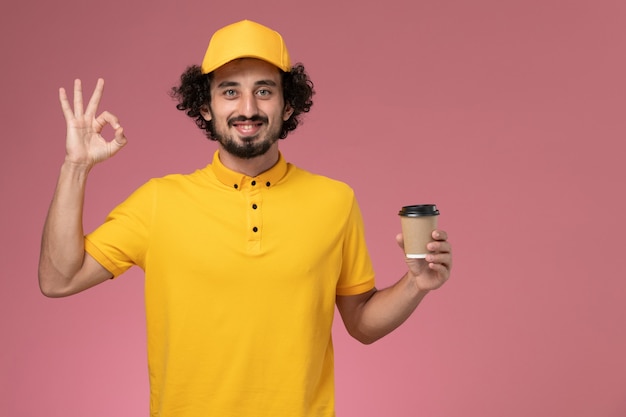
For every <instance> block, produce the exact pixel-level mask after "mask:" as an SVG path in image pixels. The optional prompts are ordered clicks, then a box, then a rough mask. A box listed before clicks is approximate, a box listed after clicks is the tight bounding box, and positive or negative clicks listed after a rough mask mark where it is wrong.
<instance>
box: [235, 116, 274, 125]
mask: <svg viewBox="0 0 626 417" xmlns="http://www.w3.org/2000/svg"><path fill="white" fill-rule="evenodd" d="M245 122H252V123H256V122H261V123H265V124H267V123H269V119H268V118H267V117H264V116H261V115H260V114H256V115H254V116H252V117H246V116H236V117H231V118H230V119H228V126H230V127H232V126H233V124H234V123H245Z"/></svg>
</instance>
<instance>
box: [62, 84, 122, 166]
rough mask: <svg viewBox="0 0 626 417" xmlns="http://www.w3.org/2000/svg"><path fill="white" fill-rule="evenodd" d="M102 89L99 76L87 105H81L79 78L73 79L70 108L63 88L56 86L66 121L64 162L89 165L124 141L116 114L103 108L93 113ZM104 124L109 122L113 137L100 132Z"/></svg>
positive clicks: (117, 149) (108, 154) (114, 151)
mask: <svg viewBox="0 0 626 417" xmlns="http://www.w3.org/2000/svg"><path fill="white" fill-rule="evenodd" d="M103 90H104V80H103V79H101V78H100V79H98V83H97V85H96V88H95V90H94V92H93V95H92V96H91V98H90V99H89V103H88V104H87V108H86V109H83V92H82V86H81V82H80V80H75V81H74V110H72V107H71V106H70V102H69V100H68V98H67V94H66V92H65V89H64V88H60V89H59V99H60V101H61V108H62V109H63V115H64V116H65V121H66V123H67V138H66V143H65V152H66V156H65V159H66V161H67V162H70V163H73V164H77V165H83V166H85V167H87V168H91V167H93V166H94V165H95V164H97V163H98V162H102V161H104V160H106V159H108V158H110V157H111V156H113V155H115V154H116V153H117V152H118V151H119V150H120V149H122V147H123V146H124V145H125V144H126V137H125V136H124V130H123V129H122V127H121V126H120V124H119V121H118V119H117V117H115V116H114V115H113V114H111V113H109V112H106V111H105V112H103V113H101V114H100V115H99V116H96V112H97V111H98V105H99V104H100V99H101V98H102V91H103ZM106 125H111V127H112V128H113V130H114V137H113V139H112V140H111V141H107V140H105V139H104V138H103V137H102V135H101V133H102V129H104V127H105V126H106Z"/></svg>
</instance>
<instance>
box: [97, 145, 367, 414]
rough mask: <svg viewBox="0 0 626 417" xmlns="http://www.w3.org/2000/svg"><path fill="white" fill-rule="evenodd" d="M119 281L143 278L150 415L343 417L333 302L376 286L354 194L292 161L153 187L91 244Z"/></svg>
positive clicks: (216, 164) (212, 169)
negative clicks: (133, 274) (254, 172)
mask: <svg viewBox="0 0 626 417" xmlns="http://www.w3.org/2000/svg"><path fill="white" fill-rule="evenodd" d="M85 245H86V250H87V252H88V253H89V254H90V255H92V256H93V257H94V258H95V259H96V260H98V262H100V263H101V264H102V265H103V266H104V267H105V268H107V269H108V270H109V271H110V272H111V273H113V275H115V276H118V275H120V274H121V273H122V272H124V271H125V270H127V269H128V268H129V267H130V266H132V265H138V266H140V267H141V268H143V269H144V270H145V277H146V283H145V298H146V315H147V334H148V362H149V370H150V392H151V400H150V401H151V404H150V410H151V415H152V416H163V417H192V416H193V417H195V416H198V417H199V416H202V417H206V416H219V417H229V416H233V417H248V416H258V417H260V416H268V417H277V416H289V417H298V416H302V417H304V416H307V417H310V416H325V417H326V416H334V377H333V348H332V340H331V326H332V320H333V315H334V311H335V309H334V304H335V296H336V295H337V294H338V295H354V294H360V293H363V292H366V291H368V290H370V289H372V288H373V287H374V273H373V270H372V266H371V262H370V258H369V255H368V252H367V248H366V245H365V241H364V233H363V227H362V219H361V213H360V211H359V208H358V205H357V203H356V200H355V198H354V193H353V191H352V190H351V189H350V188H349V187H348V186H347V185H345V184H343V183H341V182H338V181H334V180H331V179H328V178H326V177H322V176H318V175H313V174H311V173H309V172H306V171H304V170H301V169H299V168H297V167H295V166H293V165H291V164H288V163H286V162H285V160H284V159H283V157H282V155H281V157H280V160H279V162H278V163H277V164H276V165H275V166H274V167H272V168H271V169H270V170H268V171H266V172H264V173H262V174H260V175H259V176H258V177H255V178H251V177H247V176H245V175H242V174H238V173H236V172H233V171H230V170H228V169H227V168H226V167H224V166H223V165H222V164H221V162H220V161H219V156H218V154H217V152H216V154H215V156H214V159H213V163H212V164H211V165H209V166H207V167H206V168H204V169H201V170H198V171H196V172H194V173H192V174H189V175H170V176H167V177H164V178H160V179H153V180H150V181H149V182H148V183H146V184H145V185H144V186H142V187H141V188H139V189H138V190H137V191H136V192H135V193H133V194H132V195H131V196H130V197H129V198H128V199H127V200H126V201H125V202H123V203H122V204H121V205H119V206H118V207H117V208H116V209H114V210H113V211H112V212H111V214H110V215H109V217H108V218H107V221H106V222H105V223H104V224H103V225H102V226H100V227H99V228H98V229H97V230H96V231H94V232H93V233H91V234H89V235H88V236H87V237H86V240H85Z"/></svg>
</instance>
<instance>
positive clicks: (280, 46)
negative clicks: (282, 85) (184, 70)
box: [202, 20, 291, 74]
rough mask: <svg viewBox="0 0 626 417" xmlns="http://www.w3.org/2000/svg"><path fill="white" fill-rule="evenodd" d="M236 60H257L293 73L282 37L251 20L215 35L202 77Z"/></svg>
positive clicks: (210, 44)
mask: <svg viewBox="0 0 626 417" xmlns="http://www.w3.org/2000/svg"><path fill="white" fill-rule="evenodd" d="M237 58H258V59H262V60H264V61H267V62H269V63H270V64H274V65H276V66H277V67H278V68H280V69H281V70H283V71H289V70H290V69H291V60H290V59H289V52H287V46H286V45H285V41H283V37H282V36H280V33H278V32H276V31H274V30H272V29H270V28H268V27H265V26H263V25H260V24H258V23H256V22H252V21H250V20H242V21H241V22H237V23H233V24H231V25H228V26H225V27H223V28H221V29H219V30H218V31H217V32H215V33H214V34H213V37H212V38H211V41H210V42H209V47H208V49H207V51H206V54H205V55H204V60H203V61H202V73H203V74H208V73H209V72H211V71H215V70H216V69H217V68H219V67H221V66H222V65H224V64H227V63H228V62H230V61H232V60H234V59H237Z"/></svg>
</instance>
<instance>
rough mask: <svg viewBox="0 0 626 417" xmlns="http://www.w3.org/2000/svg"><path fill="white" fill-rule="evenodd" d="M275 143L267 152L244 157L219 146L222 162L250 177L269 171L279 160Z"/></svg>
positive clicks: (227, 166)
mask: <svg viewBox="0 0 626 417" xmlns="http://www.w3.org/2000/svg"><path fill="white" fill-rule="evenodd" d="M276 145H277V144H274V146H272V147H271V148H270V149H269V150H268V151H267V152H266V153H264V154H263V155H260V156H257V157H255V158H250V159H243V158H239V157H236V156H233V155H232V154H229V153H228V152H226V151H225V150H224V148H223V147H222V146H221V145H220V146H219V151H220V152H219V157H220V162H222V164H224V166H225V167H226V168H228V169H230V170H232V171H235V172H239V173H241V174H244V175H247V176H249V177H256V176H257V175H259V174H261V173H263V172H265V171H267V170H268V169H270V168H271V167H273V166H274V165H276V162H278V158H279V153H278V146H276Z"/></svg>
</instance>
